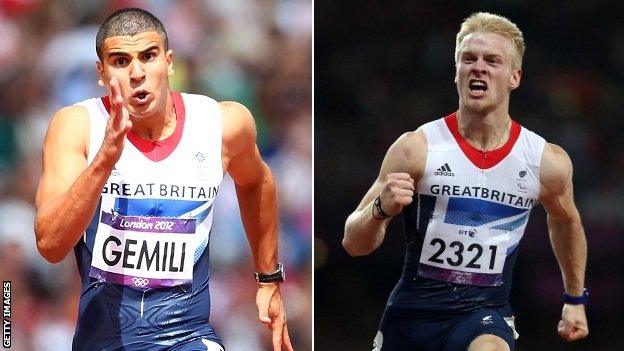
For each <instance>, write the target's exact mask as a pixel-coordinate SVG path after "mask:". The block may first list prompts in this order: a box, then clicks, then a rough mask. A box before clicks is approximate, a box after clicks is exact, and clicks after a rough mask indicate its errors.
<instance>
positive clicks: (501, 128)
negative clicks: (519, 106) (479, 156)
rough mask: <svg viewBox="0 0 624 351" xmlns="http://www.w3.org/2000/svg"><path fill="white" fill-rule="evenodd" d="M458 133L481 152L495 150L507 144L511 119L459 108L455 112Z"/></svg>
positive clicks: (505, 116)
mask: <svg viewBox="0 0 624 351" xmlns="http://www.w3.org/2000/svg"><path fill="white" fill-rule="evenodd" d="M457 126H458V128H459V133H460V134H461V135H462V137H464V139H466V141H467V142H468V143H469V144H470V145H472V146H473V147H475V148H477V149H479V150H483V151H492V150H496V149H498V148H500V147H502V146H503V145H505V143H506V142H507V140H508V139H509V132H510V131H511V117H510V116H509V113H508V111H507V110H505V111H504V113H496V111H492V112H489V113H485V114H484V113H475V112H473V111H468V110H467V109H462V108H460V109H459V111H457Z"/></svg>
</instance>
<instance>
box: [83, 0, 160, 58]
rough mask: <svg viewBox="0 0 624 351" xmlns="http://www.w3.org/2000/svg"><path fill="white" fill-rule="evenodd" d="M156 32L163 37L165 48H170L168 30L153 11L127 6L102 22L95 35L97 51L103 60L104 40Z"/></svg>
mask: <svg viewBox="0 0 624 351" xmlns="http://www.w3.org/2000/svg"><path fill="white" fill-rule="evenodd" d="M152 31H153V32H156V33H158V34H160V35H161V36H162V38H163V42H164V44H165V50H169V41H168V40H167V31H165V26H163V24H162V22H161V21H160V20H159V19H158V18H156V16H154V15H152V14H151V13H149V12H147V11H145V10H143V9H139V8H126V9H121V10H117V11H115V12H114V13H113V14H112V15H110V16H108V18H106V19H105V20H104V22H102V25H101V26H100V29H98V31H97V35H96V37H95V52H97V55H98V58H99V59H100V60H102V49H103V47H104V40H106V39H108V38H110V37H116V36H125V35H128V36H132V35H137V34H140V33H145V32H152Z"/></svg>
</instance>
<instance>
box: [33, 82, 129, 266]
mask: <svg viewBox="0 0 624 351" xmlns="http://www.w3.org/2000/svg"><path fill="white" fill-rule="evenodd" d="M111 90H112V92H111V106H112V108H111V114H110V118H109V121H108V125H107V127H106V134H105V138H104V142H103V143H102V147H101V148H100V151H99V152H98V153H97V155H96V156H95V159H94V160H93V162H92V163H91V164H90V165H88V166H87V150H88V149H89V145H88V143H89V119H88V116H87V111H86V109H85V108H83V107H80V106H69V107H65V108H63V109H61V110H60V111H58V112H57V113H56V115H55V116H54V118H53V119H52V121H51V122H50V126H49V128H48V132H47V134H46V138H45V142H44V146H43V174H42V176H41V180H40V182H39V188H38V189H37V198H36V206H37V216H36V218H35V235H36V237H37V249H38V250H39V252H40V253H41V255H42V256H43V257H44V258H45V259H46V260H48V261H50V262H52V263H56V262H60V261H62V260H63V259H64V258H65V256H67V253H68V252H69V251H70V250H71V249H72V248H73V247H74V246H75V245H76V243H77V242H78V240H79V239H80V237H81V236H82V234H83V232H84V231H85V230H86V228H87V226H88V225H89V222H90V221H91V218H92V217H93V213H94V212H95V209H96V207H97V203H98V200H99V198H100V193H101V192H102V188H103V187H104V184H105V183H106V180H107V179H108V176H109V175H110V172H111V170H112V168H113V166H114V165H115V163H116V162H117V160H118V159H119V156H120V155H121V151H122V149H123V140H124V139H125V136H126V134H127V133H128V132H129V131H130V129H131V128H132V123H131V122H130V121H129V119H128V112H127V111H125V109H124V108H123V102H122V99H121V95H120V91H119V84H118V83H117V81H116V80H115V81H111Z"/></svg>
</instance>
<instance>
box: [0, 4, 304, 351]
mask: <svg viewBox="0 0 624 351" xmlns="http://www.w3.org/2000/svg"><path fill="white" fill-rule="evenodd" d="M135 6H136V7H142V8H145V9H146V10H148V11H150V12H152V13H154V14H155V15H156V16H157V17H159V18H160V19H161V20H162V21H163V23H164V24H165V27H166V29H167V32H168V35H169V43H170V46H171V48H172V49H173V50H174V69H175V72H176V73H175V75H174V77H173V78H172V79H171V85H172V89H174V90H178V91H185V92H192V93H199V94H206V95H208V96H211V97H213V98H215V99H217V100H235V101H239V102H241V103H243V104H245V105H246V106H248V107H249V108H250V109H251V110H252V112H253V114H254V116H255V118H256V121H257V124H258V128H259V138H260V140H259V143H260V147H261V152H262V154H263V156H264V158H265V159H266V160H267V161H268V163H269V164H270V166H271V168H272V169H273V172H274V175H275V178H276V181H277V184H278V195H279V206H280V240H281V241H280V259H281V260H282V261H283V262H284V264H285V266H286V269H287V278H288V282H287V283H286V284H285V285H284V286H283V288H282V289H283V293H284V296H285V301H286V308H287V312H288V318H289V325H288V326H289V330H290V335H291V339H292V341H293V344H294V345H295V346H296V349H297V350H311V348H312V347H311V343H312V324H311V323H312V283H311V277H312V273H311V238H312V192H311V190H312V184H311V180H312V179H311V178H312V177H311V174H312V147H311V145H312V141H311V135H312V129H311V128H312V121H311V117H312V103H311V101H312V100H311V89H312V81H311V80H312V72H311V61H312V58H311V56H312V55H311V48H312V40H311V38H312V3H311V1H310V0H258V1H246V0H228V1H217V0H203V1H200V0H196V1H173V0H157V1H139V0H137V1H130V0H119V1H103V0H97V1H80V0H52V1H43V0H0V38H1V39H0V276H1V278H2V280H11V281H12V297H13V300H12V303H13V305H12V306H13V311H12V312H13V316H12V323H13V324H12V327H13V330H12V331H13V334H12V349H14V350H51V351H52V350H54V351H59V350H69V349H70V348H71V340H72V337H73V333H74V327H75V321H76V317H77V307H78V298H79V294H80V287H79V281H78V273H77V270H76V264H75V259H74V255H73V253H71V254H70V255H68V257H67V258H66V259H65V261H64V262H62V263H61V264H57V265H52V264H49V263H47V262H46V261H44V260H43V259H42V258H41V257H40V256H39V254H38V253H37V250H36V247H35V241H34V234H33V229H32V223H33V219H34V207H33V204H34V196H35V191H36V185H37V182H38V179H39V176H40V174H41V146H42V141H43V137H44V134H45V131H46V128H47V125H48V122H49V120H50V118H51V116H52V115H53V113H54V112H55V111H56V110H57V109H59V108H60V107H62V106H64V105H68V104H72V103H74V102H77V101H80V100H83V99H85V98H88V97H95V96H101V95H103V94H104V93H105V92H104V90H102V88H99V87H98V86H97V84H96V83H97V77H96V74H95V72H96V71H95V61H96V60H97V57H96V54H95V33H96V31H97V28H98V26H99V24H100V23H101V22H102V21H103V20H104V18H105V17H106V16H108V15H109V14H111V13H112V12H113V11H114V10H116V9H118V8H121V7H135ZM219 197H220V199H219V200H218V202H217V207H216V211H217V212H216V215H215V221H214V227H213V231H212V236H211V267H212V277H211V280H212V284H211V294H212V301H213V304H212V314H211V317H212V318H211V324H213V325H214V326H215V329H216V330H217V332H218V333H219V334H220V335H221V337H222V339H223V341H224V342H225V345H226V346H227V347H228V350H234V351H236V350H268V349H269V348H270V333H269V332H268V331H267V330H266V328H264V327H263V326H262V325H260V323H259V322H258V321H257V309H256V307H255V292H256V284H255V282H254V281H253V266H252V264H251V260H250V256H251V255H250V252H249V248H248V245H247V241H246V238H245V235H244V232H243V229H242V225H241V223H240V219H239V214H238V205H237V202H236V199H235V194H234V192H233V186H232V182H231V180H227V181H225V183H224V185H223V186H222V188H221V193H220V194H219ZM60 215H62V214H60Z"/></svg>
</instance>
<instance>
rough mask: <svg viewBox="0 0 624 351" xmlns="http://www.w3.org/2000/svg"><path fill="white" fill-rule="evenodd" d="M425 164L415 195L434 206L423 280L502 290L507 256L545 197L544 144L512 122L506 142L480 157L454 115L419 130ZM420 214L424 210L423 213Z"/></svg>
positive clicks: (424, 252) (423, 256) (429, 215)
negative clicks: (423, 139)
mask: <svg viewBox="0 0 624 351" xmlns="http://www.w3.org/2000/svg"><path fill="white" fill-rule="evenodd" d="M422 130H423V131H424V133H425V135H426V138H427V161H426V166H425V171H424V173H423V176H422V178H421V179H420V181H419V182H418V185H417V192H418V195H419V196H420V197H421V199H420V200H421V201H422V200H423V197H424V198H426V199H425V200H427V202H428V203H430V204H431V206H430V207H429V209H428V211H430V212H431V213H427V214H426V215H425V216H424V217H421V214H420V213H419V214H418V218H419V220H423V219H422V218H429V223H428V224H426V225H425V226H421V224H420V223H419V224H418V227H419V228H423V227H426V233H423V235H424V241H423V246H422V251H421V255H420V262H419V266H418V274H419V275H420V276H423V277H426V278H431V279H436V280H443V281H448V282H453V283H458V284H469V285H478V286H499V285H501V284H502V278H503V277H502V272H503V266H504V264H505V259H506V257H507V255H509V254H510V253H512V252H513V251H514V249H515V248H516V246H517V245H518V243H519V242H520V239H521V238H522V235H523V233H524V228H525V227H526V224H527V219H528V217H529V213H530V211H531V208H532V207H533V205H534V204H535V203H536V202H537V199H538V197H539V191H540V183H539V169H540V161H541V157H542V151H543V149H544V146H545V141H544V139H543V138H542V137H540V136H538V135H537V134H535V133H533V132H531V131H529V130H527V129H525V128H524V127H522V126H520V125H519V124H517V123H516V122H513V123H512V127H511V132H510V138H509V141H508V142H507V143H506V144H505V145H504V146H503V147H501V148H500V149H498V150H494V151H491V152H481V151H477V150H476V149H475V148H473V147H471V146H470V145H468V144H467V142H466V141H465V140H464V139H463V138H462V137H461V135H460V134H459V132H458V130H457V118H456V114H452V115H450V116H448V117H446V118H442V119H438V120H436V121H433V122H430V123H427V124H425V125H423V126H422ZM421 209H422V208H421V207H419V209H418V210H419V211H420V210H421Z"/></svg>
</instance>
